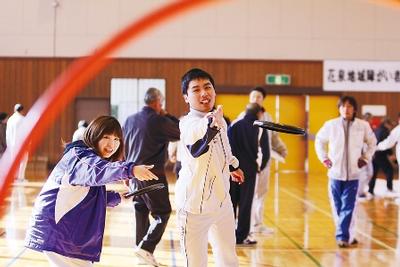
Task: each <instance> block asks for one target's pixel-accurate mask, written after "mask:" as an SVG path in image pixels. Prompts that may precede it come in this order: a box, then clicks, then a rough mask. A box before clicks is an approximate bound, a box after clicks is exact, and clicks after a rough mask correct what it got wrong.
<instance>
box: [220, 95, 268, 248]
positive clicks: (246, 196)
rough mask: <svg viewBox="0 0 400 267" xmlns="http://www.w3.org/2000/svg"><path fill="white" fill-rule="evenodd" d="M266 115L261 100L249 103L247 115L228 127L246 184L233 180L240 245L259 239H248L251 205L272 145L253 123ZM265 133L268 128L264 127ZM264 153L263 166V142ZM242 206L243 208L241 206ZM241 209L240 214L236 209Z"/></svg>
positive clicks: (233, 150) (233, 197)
mask: <svg viewBox="0 0 400 267" xmlns="http://www.w3.org/2000/svg"><path fill="white" fill-rule="evenodd" d="M262 115H263V112H262V108H261V106H260V105H258V104H257V103H251V104H248V105H247V106H246V114H245V116H244V118H242V119H240V120H238V121H237V122H236V123H234V124H233V125H232V126H231V127H230V128H229V129H228V137H229V143H230V145H231V148H232V154H233V155H234V156H235V157H237V158H238V160H239V162H240V164H239V168H240V169H242V170H243V172H244V175H245V179H244V183H242V184H237V183H234V182H231V188H230V195H231V199H232V203H233V209H234V212H235V216H236V217H237V218H238V223H237V227H236V244H238V245H254V244H256V243H257V242H256V241H255V240H251V239H249V238H248V235H249V231H250V215H251V205H252V202H253V196H254V187H255V182H256V174H257V172H258V171H259V170H260V169H263V168H264V167H265V166H266V164H267V162H268V160H269V144H268V139H267V138H259V137H258V135H259V131H260V128H258V127H256V126H253V122H254V121H255V120H257V119H259V118H260V117H261V116H262ZM262 131H263V132H262V135H265V134H266V133H265V130H262ZM258 140H261V142H262V143H260V147H261V149H262V153H263V159H262V161H261V166H258V163H257V154H258V147H259V143H258V142H259V141H258ZM238 207H239V208H238ZM237 208H238V209H239V214H237V211H236V209H237Z"/></svg>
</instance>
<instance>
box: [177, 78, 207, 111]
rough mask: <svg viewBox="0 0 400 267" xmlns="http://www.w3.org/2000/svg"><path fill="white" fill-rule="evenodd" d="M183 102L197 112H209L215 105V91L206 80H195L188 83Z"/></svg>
mask: <svg viewBox="0 0 400 267" xmlns="http://www.w3.org/2000/svg"><path fill="white" fill-rule="evenodd" d="M183 98H184V99H185V102H186V103H188V104H189V106H190V107H191V108H193V109H195V110H197V111H201V112H209V111H211V110H212V109H213V107H214V104H215V89H214V86H213V85H212V84H211V82H210V81H209V80H208V79H196V80H192V81H190V82H189V86H188V89H187V95H183Z"/></svg>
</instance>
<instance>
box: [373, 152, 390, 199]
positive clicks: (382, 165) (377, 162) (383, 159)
mask: <svg viewBox="0 0 400 267" xmlns="http://www.w3.org/2000/svg"><path fill="white" fill-rule="evenodd" d="M372 165H373V166H374V174H373V175H372V178H371V180H370V181H369V184H368V185H369V189H368V192H370V193H371V194H373V193H374V188H375V182H376V178H377V176H378V171H379V170H380V169H382V171H383V173H384V174H385V176H386V186H387V189H389V190H393V167H392V164H390V161H389V159H388V158H387V155H386V154H375V157H374V159H373V161H372Z"/></svg>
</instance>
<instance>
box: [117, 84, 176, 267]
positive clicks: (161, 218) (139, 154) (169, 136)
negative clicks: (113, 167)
mask: <svg viewBox="0 0 400 267" xmlns="http://www.w3.org/2000/svg"><path fill="white" fill-rule="evenodd" d="M163 100H164V97H163V95H162V94H161V92H160V90H158V89H156V88H149V89H148V90H147V92H146V94H145V97H144V102H145V106H144V107H143V109H142V110H141V111H139V112H138V113H136V114H133V115H131V116H129V117H128V118H127V119H126V121H125V123H124V125H123V127H122V128H123V133H124V140H125V156H126V159H127V160H131V161H134V162H136V163H138V164H154V168H153V169H152V171H153V172H154V173H155V174H156V175H157V176H158V177H159V181H157V183H163V184H164V185H165V187H164V188H163V189H161V190H158V191H157V192H156V193H150V194H146V195H143V196H139V197H135V198H134V203H133V204H134V209H135V219H136V247H135V253H136V255H137V256H138V257H139V258H141V259H143V260H144V261H145V262H146V263H147V264H150V265H153V266H158V265H159V264H158V263H157V261H156V260H155V258H154V256H153V252H154V250H155V248H156V246H157V244H158V243H159V242H160V240H161V238H162V235H163V233H164V231H165V228H166V226H167V223H168V219H169V216H170V214H171V203H170V200H169V191H168V183H167V178H166V175H165V170H164V165H165V163H166V160H167V157H168V153H167V152H168V143H169V142H170V141H177V140H179V135H180V131H179V120H178V119H177V118H175V117H174V116H172V115H169V114H167V113H166V111H165V110H164V109H163V108H162V103H163ZM151 184H154V182H152V181H131V185H130V186H131V187H132V188H134V189H140V188H143V187H145V186H148V185H151ZM149 215H151V216H152V217H153V218H154V220H153V221H152V223H151V224H150V220H149Z"/></svg>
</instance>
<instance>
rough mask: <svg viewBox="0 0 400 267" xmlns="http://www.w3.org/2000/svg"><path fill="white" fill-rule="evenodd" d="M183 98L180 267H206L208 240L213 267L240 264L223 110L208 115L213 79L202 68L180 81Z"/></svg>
mask: <svg viewBox="0 0 400 267" xmlns="http://www.w3.org/2000/svg"><path fill="white" fill-rule="evenodd" d="M182 93H183V97H184V100H185V102H186V103H188V104H189V107H190V112H189V113H188V114H187V115H186V116H184V117H183V118H182V119H181V121H180V123H179V128H180V131H181V136H180V137H181V138H180V140H181V142H180V146H181V161H182V169H181V171H180V172H179V179H178V181H177V182H176V186H175V197H176V206H177V220H178V227H179V233H180V240H181V250H182V253H183V256H184V262H185V266H189V267H197V266H198V267H205V266H207V254H208V241H210V244H211V246H212V249H213V254H214V257H215V263H216V266H219V267H223V266H224V267H236V266H238V265H239V263H238V259H237V255H236V251H235V247H236V244H235V243H236V238H235V220H234V215H233V207H232V202H231V198H230V195H229V179H230V176H232V180H233V181H237V182H239V183H241V182H243V172H242V171H241V170H240V169H239V161H238V160H237V159H236V158H235V157H234V156H233V155H232V152H231V148H230V145H229V140H228V137H227V125H226V122H225V120H224V119H223V111H222V107H221V106H218V107H217V109H216V110H213V107H214V103H215V89H214V80H213V78H212V77H211V75H210V74H208V73H207V72H205V71H203V70H201V69H192V70H190V71H188V72H187V73H186V74H185V75H184V76H183V77H182Z"/></svg>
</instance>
